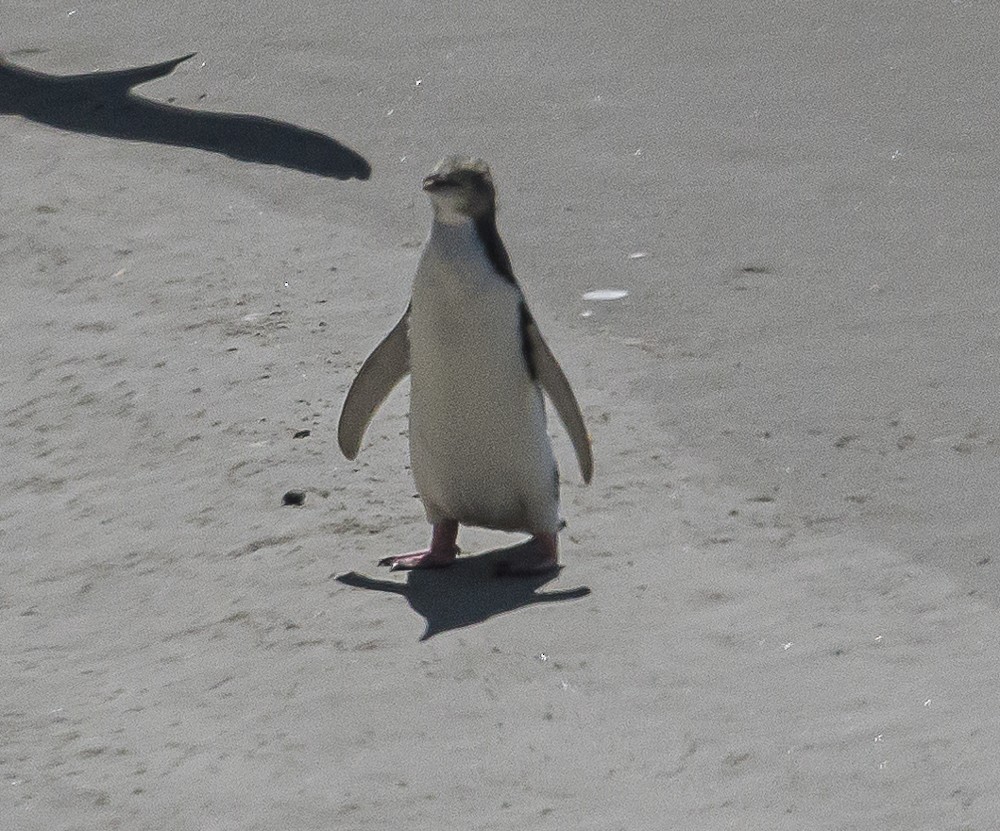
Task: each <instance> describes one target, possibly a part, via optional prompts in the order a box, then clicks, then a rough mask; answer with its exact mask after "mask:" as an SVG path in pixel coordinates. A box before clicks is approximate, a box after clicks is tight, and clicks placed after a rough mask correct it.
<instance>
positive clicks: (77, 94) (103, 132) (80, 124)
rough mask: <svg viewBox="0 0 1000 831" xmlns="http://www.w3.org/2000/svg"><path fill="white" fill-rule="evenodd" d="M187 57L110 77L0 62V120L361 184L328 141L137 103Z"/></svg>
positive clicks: (355, 157)
mask: <svg viewBox="0 0 1000 831" xmlns="http://www.w3.org/2000/svg"><path fill="white" fill-rule="evenodd" d="M194 54H195V53H193V52H192V53H191V54H190V55H184V56H183V57H181V58H175V59H174V60H170V61H164V62H163V63H157V64H150V65H149V66H140V67H136V68H134V69H123V70H118V71H113V72H90V73H86V74H83V75H47V74H45V73H42V72H34V71H32V70H29V69H24V68H23V67H19V66H15V65H14V64H11V63H9V62H8V61H6V60H4V59H3V57H0V114H5V115H20V116H22V117H24V118H27V119H29V120H31V121H36V122H38V123H39V124H46V125H48V126H50V127H58V128H59V129H61V130H70V131H72V132H76V133H86V134H89V135H95V136H105V137H108V138H117V139H125V140H128V141H144V142H151V143H154V144H166V145H171V146H175V147H193V148H197V149H199V150H207V151H209V152H211V153H221V154H222V155H224V156H229V157H231V158H234V159H239V160H240V161H245V162H257V163H259V164H270V165H279V166H281V167H287V168H291V169H292V170H300V171H303V172H305V173H314V174H316V175H318V176H328V177H332V178H334V179H341V180H346V179H367V178H368V177H369V175H370V174H371V165H370V164H369V163H368V161H367V160H366V159H365V158H364V157H363V156H361V155H360V154H359V153H356V152H355V151H354V150H351V149H350V148H349V147H345V146H344V145H343V144H341V143H340V142H338V141H337V140H336V139H333V138H331V137H330V136H327V135H325V134H323V133H319V132H316V131H315V130H307V129H305V128H304V127H297V126H295V125H294V124H289V123H287V122H284V121H276V120H275V119H271V118H265V117H263V116H258V115H238V114H235V113H219V112H203V111H199V110H190V109H187V108H185V107H175V106H172V105H170V104H161V103H159V102H157V101H150V100H149V99H146V98H141V97H139V96H137V95H135V94H133V92H132V87H134V86H136V85H137V84H142V83H145V82H147V81H152V80H154V79H156V78H162V77H163V76H165V75H169V74H170V73H171V72H173V70H174V69H175V68H176V67H177V66H178V65H179V64H181V63H183V62H184V61H186V60H189V59H190V58H192V57H194Z"/></svg>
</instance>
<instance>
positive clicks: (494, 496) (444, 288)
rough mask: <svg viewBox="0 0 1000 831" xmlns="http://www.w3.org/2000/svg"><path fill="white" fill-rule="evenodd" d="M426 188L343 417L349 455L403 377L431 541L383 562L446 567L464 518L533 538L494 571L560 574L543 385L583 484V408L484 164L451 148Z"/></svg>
mask: <svg viewBox="0 0 1000 831" xmlns="http://www.w3.org/2000/svg"><path fill="white" fill-rule="evenodd" d="M422 186H423V190H424V192H425V193H426V194H427V195H428V196H429V198H430V202H431V206H432V208H433V212H434V218H433V222H432V224H431V231H430V235H429V237H428V238H427V241H426V243H425V245H424V248H423V251H422V253H421V257H420V262H419V265H418V267H417V273H416V276H415V278H414V280H413V288H412V293H411V299H410V303H409V305H408V306H407V309H406V311H405V312H404V314H403V316H402V317H401V318H400V319H399V322H397V323H396V325H395V326H394V327H393V329H392V331H390V332H389V334H388V335H387V336H386V337H385V339H384V340H383V341H382V342H381V343H380V344H379V345H378V346H377V347H376V348H375V350H374V351H373V352H372V353H371V355H369V356H368V358H367V359H366V360H365V362H364V364H363V365H362V367H361V369H360V370H359V372H358V375H357V377H356V378H355V380H354V383H353V384H352V385H351V388H350V390H349V391H348V393H347V397H346V399H345V401H344V406H343V410H342V411H341V414H340V422H339V425H338V441H339V444H340V449H341V451H342V452H343V454H344V456H346V457H347V458H348V459H354V458H355V457H356V456H357V453H358V449H359V447H360V445H361V440H362V437H363V436H364V432H365V429H366V428H367V426H368V424H369V422H370V421H371V419H372V416H373V415H374V414H375V411H376V410H377V409H378V407H379V405H380V404H381V403H382V402H383V401H384V400H385V398H386V396H388V395H389V393H390V392H391V391H392V389H393V388H394V387H395V386H396V384H398V383H399V381H400V380H402V379H403V378H404V377H405V376H406V375H407V374H409V375H410V429H409V442H410V467H411V470H412V472H413V478H414V481H415V483H416V487H417V493H418V495H419V497H420V500H421V501H422V503H423V506H424V510H425V513H426V515H427V519H428V521H429V522H430V524H431V526H432V534H431V544H430V547H429V548H427V549H426V550H423V551H415V552H412V553H409V554H401V555H397V556H392V557H386V558H384V559H383V560H381V561H380V565H385V566H389V567H391V568H392V569H418V568H439V567H443V566H448V565H451V563H453V562H454V560H455V557H456V556H457V554H458V553H459V549H458V546H457V544H456V542H457V537H458V528H459V525H472V526H477V527H482V528H491V529H495V530H500V531H512V532H523V533H527V534H530V535H531V537H530V539H529V540H528V541H527V542H525V543H524V544H522V545H519V546H515V547H514V548H513V549H510V550H509V552H508V555H509V556H508V557H507V558H506V559H505V560H504V561H503V562H502V563H501V567H500V569H498V571H500V573H503V574H510V575H519V574H544V573H547V572H551V571H555V570H557V569H558V568H559V557H558V532H559V530H560V529H561V528H562V526H563V524H564V523H563V522H562V521H561V519H560V516H559V473H558V469H557V467H556V461H555V456H554V455H553V452H552V445H551V442H550V440H549V435H548V432H547V429H546V414H545V402H544V399H543V391H544V392H545V393H547V394H548V396H549V398H550V399H551V401H552V403H553V404H554V405H555V409H556V412H557V413H558V414H559V417H560V418H561V419H562V422H563V424H564V425H565V426H566V429H567V431H568V433H569V437H570V440H571V441H572V444H573V448H574V450H575V452H576V458H577V462H578V464H579V466H580V472H581V475H582V477H583V481H584V482H585V483H589V482H590V479H591V475H592V472H593V458H592V455H591V448H590V437H589V435H588V433H587V429H586V427H585V425H584V421H583V416H582V415H581V413H580V407H579V405H578V404H577V401H576V397H575V396H574V395H573V390H572V389H571V387H570V385H569V382H568V381H567V380H566V376H565V375H564V374H563V371H562V369H561V368H560V366H559V364H558V362H557V361H556V359H555V357H554V356H553V354H552V352H551V350H550V349H549V347H548V345H547V344H546V343H545V340H544V339H543V338H542V334H541V332H540V331H539V329H538V325H537V323H535V320H534V318H533V317H532V315H531V312H530V311H529V310H528V305H527V303H526V302H525V298H524V293H523V292H522V290H521V287H520V286H519V285H518V282H517V280H515V279H514V272H513V269H512V268H511V262H510V257H509V256H508V254H507V250H506V248H505V247H504V244H503V241H502V240H501V238H500V234H499V232H498V231H497V224H496V191H495V188H494V185H493V177H492V175H491V173H490V169H489V167H488V166H487V165H486V163H485V162H483V161H482V160H481V159H471V158H466V157H462V156H451V157H448V158H445V159H443V160H442V161H441V162H439V163H438V165H437V166H436V167H435V168H434V170H433V171H431V173H430V174H428V175H427V176H426V177H425V178H424V179H423V183H422Z"/></svg>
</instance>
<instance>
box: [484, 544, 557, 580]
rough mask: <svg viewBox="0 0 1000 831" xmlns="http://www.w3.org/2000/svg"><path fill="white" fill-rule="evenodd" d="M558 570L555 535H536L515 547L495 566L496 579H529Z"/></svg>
mask: <svg viewBox="0 0 1000 831" xmlns="http://www.w3.org/2000/svg"><path fill="white" fill-rule="evenodd" d="M558 570H559V538H558V536H557V535H556V534H536V535H535V536H533V537H532V538H531V539H530V540H528V541H527V542H525V543H522V544H521V545H518V546H515V547H514V548H512V549H511V550H510V552H509V553H508V554H507V556H506V557H505V558H504V559H503V560H501V561H500V563H499V564H498V565H497V570H496V573H497V576H498V577H530V576H532V575H535V574H550V573H551V572H553V571H558Z"/></svg>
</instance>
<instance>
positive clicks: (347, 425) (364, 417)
mask: <svg viewBox="0 0 1000 831" xmlns="http://www.w3.org/2000/svg"><path fill="white" fill-rule="evenodd" d="M409 328H410V307H409V306H407V307H406V311H405V312H404V313H403V316H402V317H401V318H400V319H399V322H398V323H397V324H396V325H395V326H393V327H392V331H391V332H389V334H388V335H386V336H385V338H384V339H383V341H382V342H381V343H380V344H379V345H378V346H376V347H375V349H374V351H373V352H372V354H371V355H369V356H368V358H367V359H366V360H365V362H364V364H362V366H361V370H360V371H359V372H358V377H357V378H355V379H354V383H353V384H351V389H350V390H349V391H348V393H347V399H346V400H345V401H344V409H343V410H341V412H340V424H339V425H338V427H337V441H338V442H339V444H340V451H341V452H342V453H343V454H344V455H345V456H346V457H347V458H348V459H353V458H354V457H355V456H357V455H358V449H359V448H360V447H361V439H362V438H363V437H364V435H365V430H366V429H367V427H368V422H370V421H371V420H372V416H373V415H375V411H376V410H377V409H378V408H379V405H380V404H381V403H382V402H383V401H385V399H386V397H387V396H388V395H389V393H390V392H392V390H393V388H394V387H395V386H396V384H398V383H399V382H400V381H401V380H403V378H404V377H405V376H406V375H407V374H408V373H409V371H410V333H409Z"/></svg>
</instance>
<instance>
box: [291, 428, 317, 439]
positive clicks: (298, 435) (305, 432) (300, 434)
mask: <svg viewBox="0 0 1000 831" xmlns="http://www.w3.org/2000/svg"><path fill="white" fill-rule="evenodd" d="M311 432H312V431H311V430H299V431H298V432H297V433H296V434H295V435H294V436H292V438H293V439H304V438H305V437H306V436H308V435H309V434H310V433H311Z"/></svg>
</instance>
